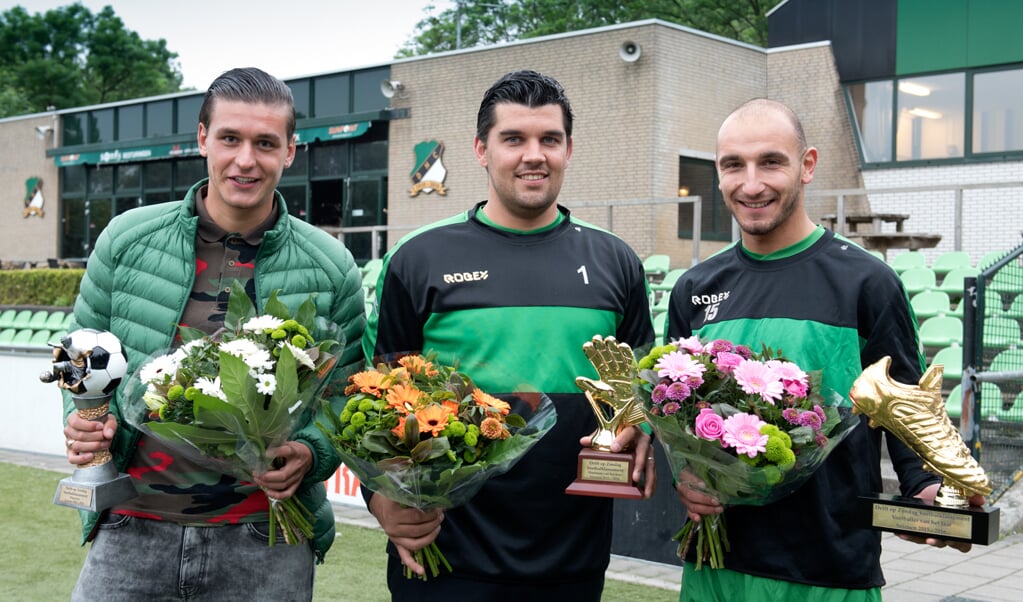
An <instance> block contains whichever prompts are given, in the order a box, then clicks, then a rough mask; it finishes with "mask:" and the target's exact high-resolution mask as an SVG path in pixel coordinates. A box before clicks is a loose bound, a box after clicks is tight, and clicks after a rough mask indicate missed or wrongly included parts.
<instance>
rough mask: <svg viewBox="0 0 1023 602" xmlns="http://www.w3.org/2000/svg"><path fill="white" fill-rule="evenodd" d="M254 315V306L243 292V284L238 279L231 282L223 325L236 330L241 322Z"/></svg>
mask: <svg viewBox="0 0 1023 602" xmlns="http://www.w3.org/2000/svg"><path fill="white" fill-rule="evenodd" d="M254 317H256V308H255V307H254V306H253V305H252V299H249V296H248V294H246V293H245V285H244V284H242V283H241V281H239V280H235V281H234V282H232V283H231V294H230V295H228V297H227V315H226V316H224V326H225V327H226V328H227V329H228V330H233V331H236V332H237V331H238V330H240V329H241V326H242V324H244V323H245V322H247V321H248V320H249V319H251V318H254Z"/></svg>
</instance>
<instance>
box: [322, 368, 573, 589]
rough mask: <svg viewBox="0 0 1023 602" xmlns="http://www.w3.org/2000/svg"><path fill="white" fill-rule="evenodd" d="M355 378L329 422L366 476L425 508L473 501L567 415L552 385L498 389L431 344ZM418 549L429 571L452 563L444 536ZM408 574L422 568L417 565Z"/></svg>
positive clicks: (339, 445)
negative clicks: (488, 388) (443, 357)
mask: <svg viewBox="0 0 1023 602" xmlns="http://www.w3.org/2000/svg"><path fill="white" fill-rule="evenodd" d="M349 382H350V383H351V384H350V385H349V386H348V387H347V389H346V390H345V393H346V395H348V396H349V397H348V401H347V403H346V405H345V408H344V410H343V411H342V412H341V413H340V415H334V414H331V416H333V419H334V420H333V424H331V425H321V428H323V430H324V432H326V433H328V434H329V435H330V436H331V439H332V441H333V443H334V447H335V449H336V450H337V452H338V453H339V454H340V456H341V458H342V460H343V461H344V463H345V465H346V466H347V467H348V468H349V469H350V470H352V471H353V472H354V473H355V474H356V475H358V477H359V479H360V480H361V481H362V484H363V485H364V486H366V487H367V488H369V489H370V490H372V491H374V492H376V493H379V494H381V495H383V496H384V497H386V498H388V499H390V500H392V501H395V502H398V503H399V504H402V505H404V506H408V507H411V508H418V509H420V510H430V509H434V508H444V509H446V508H453V507H455V506H460V505H462V504H464V503H466V502H467V501H469V500H470V499H471V498H472V497H473V496H474V495H476V493H477V492H479V490H480V488H481V487H483V484H484V483H485V482H486V481H487V480H488V479H491V478H493V477H496V476H498V475H501V474H503V473H505V472H507V471H508V470H510V469H511V468H512V467H513V466H514V465H515V463H516V462H518V460H519V459H520V458H522V457H523V455H525V453H526V452H528V451H529V450H530V448H532V447H533V445H535V444H536V443H537V442H538V441H539V440H540V439H541V438H542V437H543V436H544V435H546V434H547V433H548V432H549V431H550V429H551V428H552V427H553V426H554V425H555V423H556V422H557V411H556V409H555V406H554V403H553V402H552V401H551V399H550V398H549V397H547V396H546V395H544V394H542V393H534V392H529V393H516V394H509V395H501V396H500V397H497V396H493V395H490V394H488V393H486V392H484V391H482V390H480V389H479V388H477V387H476V386H475V384H474V383H473V381H472V380H471V378H470V377H469V376H468V375H466V374H464V373H462V372H459V371H458V370H457V369H456V367H454V366H443V365H439V364H436V363H435V362H434V354H429V353H428V354H427V355H425V356H424V355H418V354H407V355H404V356H402V357H401V358H400V359H399V360H397V362H396V363H394V364H393V365H385V364H379V365H377V366H376V367H375V369H372V370H367V371H365V372H360V373H357V374H354V375H352V376H351V377H350V379H349ZM513 398H514V399H513ZM509 402H514V403H509ZM512 405H514V406H516V407H518V408H523V409H524V410H528V415H529V418H528V420H527V419H526V418H524V417H523V416H522V415H520V414H517V413H512V411H511V409H512ZM523 413H527V412H526V411H524V412H523ZM415 557H416V560H417V562H420V563H421V564H423V565H424V566H425V567H426V568H427V574H426V575H424V576H422V578H423V579H426V578H428V577H431V576H432V577H435V576H437V575H438V574H439V573H440V568H441V566H443V567H445V568H446V569H447V570H449V571H450V570H451V566H450V565H449V564H448V562H447V560H446V559H445V558H444V555H443V553H441V551H440V550H439V549H438V548H437V546H436V544H435V543H431V544H430V545H429V546H427V547H426V548H423V549H422V550H418V551H417V552H415ZM405 575H406V577H410V578H411V577H412V573H411V571H409V570H407V569H406V571H405Z"/></svg>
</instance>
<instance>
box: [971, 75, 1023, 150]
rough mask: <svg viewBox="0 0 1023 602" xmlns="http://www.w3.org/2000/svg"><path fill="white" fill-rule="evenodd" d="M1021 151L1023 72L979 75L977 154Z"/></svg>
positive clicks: (975, 95) (975, 124) (975, 126)
mask: <svg viewBox="0 0 1023 602" xmlns="http://www.w3.org/2000/svg"><path fill="white" fill-rule="evenodd" d="M1017 113H1020V114H1017ZM1020 150H1023V69H1014V70H1012V71H996V72H992V73H978V74H976V75H975V76H974V78H973V152H975V153H995V152H1005V151H1020Z"/></svg>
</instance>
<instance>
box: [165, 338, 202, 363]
mask: <svg viewBox="0 0 1023 602" xmlns="http://www.w3.org/2000/svg"><path fill="white" fill-rule="evenodd" d="M206 342H207V341H206V339H195V340H194V341H189V342H187V343H185V344H184V345H182V346H181V347H178V348H177V350H175V351H174V353H173V357H174V359H175V361H177V362H178V363H181V362H182V361H183V360H184V359H185V358H186V357H188V356H189V355H190V354H191V353H192V350H193V349H195V348H196V347H202V346H203V345H205V344H206Z"/></svg>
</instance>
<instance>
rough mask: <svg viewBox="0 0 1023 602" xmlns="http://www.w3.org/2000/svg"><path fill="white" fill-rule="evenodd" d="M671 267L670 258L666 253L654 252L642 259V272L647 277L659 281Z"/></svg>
mask: <svg viewBox="0 0 1023 602" xmlns="http://www.w3.org/2000/svg"><path fill="white" fill-rule="evenodd" d="M670 269H671V258H670V257H668V256H667V255H660V254H654V255H649V256H647V258H646V259H644V260H643V273H644V274H646V277H647V279H654V280H657V281H660V279H662V278H663V277H664V276H665V275H666V274H667V273H668V270H670Z"/></svg>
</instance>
